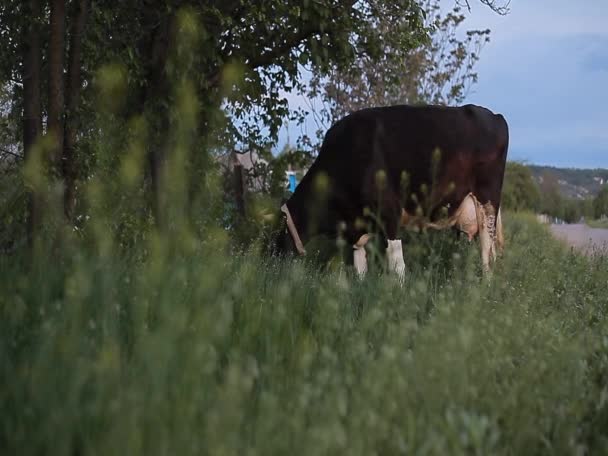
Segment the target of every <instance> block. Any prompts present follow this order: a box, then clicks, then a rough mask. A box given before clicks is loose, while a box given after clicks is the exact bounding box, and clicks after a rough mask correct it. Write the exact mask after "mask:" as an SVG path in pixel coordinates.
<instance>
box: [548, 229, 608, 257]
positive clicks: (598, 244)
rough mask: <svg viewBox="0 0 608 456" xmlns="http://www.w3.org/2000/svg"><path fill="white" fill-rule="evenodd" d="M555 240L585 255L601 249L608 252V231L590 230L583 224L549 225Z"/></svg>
mask: <svg viewBox="0 0 608 456" xmlns="http://www.w3.org/2000/svg"><path fill="white" fill-rule="evenodd" d="M551 231H552V232H553V234H554V235H555V237H556V238H558V239H561V240H563V241H566V242H567V243H568V244H569V245H571V246H573V247H575V248H577V249H581V250H583V251H584V252H586V253H590V252H593V251H594V250H599V249H602V250H604V251H605V252H608V230H606V229H601V228H590V227H589V226H587V225H585V224H573V225H551Z"/></svg>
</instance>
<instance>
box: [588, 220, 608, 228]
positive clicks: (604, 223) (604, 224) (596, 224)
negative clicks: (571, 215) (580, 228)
mask: <svg viewBox="0 0 608 456" xmlns="http://www.w3.org/2000/svg"><path fill="white" fill-rule="evenodd" d="M587 225H589V226H590V227H591V228H603V229H608V219H601V220H587Z"/></svg>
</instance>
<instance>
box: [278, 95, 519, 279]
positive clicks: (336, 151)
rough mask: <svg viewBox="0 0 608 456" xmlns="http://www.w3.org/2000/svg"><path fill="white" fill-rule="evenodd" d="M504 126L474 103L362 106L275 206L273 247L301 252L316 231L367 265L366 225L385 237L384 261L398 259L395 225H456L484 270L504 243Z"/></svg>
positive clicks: (394, 263) (399, 266)
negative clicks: (473, 244)
mask: <svg viewBox="0 0 608 456" xmlns="http://www.w3.org/2000/svg"><path fill="white" fill-rule="evenodd" d="M508 141H509V134H508V127H507V123H506V121H505V119H504V117H503V116H502V115H500V114H493V113H492V112H491V111H489V110H488V109H486V108H483V107H480V106H474V105H466V106H462V107H441V106H391V107H381V108H370V109H363V110H361V111H357V112H355V113H352V114H350V115H348V116H346V117H344V118H343V119H341V120H340V121H338V122H337V123H336V124H334V125H333V126H332V127H331V128H330V129H329V131H328V132H327V134H326V135H325V139H324V141H323V145H322V147H321V150H320V152H319V155H318V157H317V159H316V161H315V162H314V163H313V165H312V166H311V168H310V170H309V171H308V173H307V174H306V175H305V176H304V178H303V179H302V182H301V183H300V184H299V185H298V187H297V188H296V190H295V192H294V193H293V195H292V196H291V198H290V199H289V200H288V201H287V202H286V204H284V205H283V206H282V207H281V211H282V212H283V214H284V221H285V222H284V226H283V228H282V229H281V231H280V233H279V235H278V236H277V238H276V246H275V248H276V249H277V250H278V251H279V252H289V251H291V252H294V253H298V254H300V255H304V254H305V252H306V251H305V248H304V245H305V244H306V242H307V241H308V240H309V239H310V238H311V237H313V236H316V235H319V234H324V235H328V236H331V237H336V238H337V237H342V238H343V239H345V240H346V241H347V242H348V243H349V244H350V245H352V246H353V248H354V249H355V252H354V259H355V266H356V268H357V270H358V271H359V273H360V274H363V273H365V270H366V267H367V266H366V257H365V248H364V246H365V243H366V242H367V240H368V238H369V233H371V232H374V231H375V232H379V233H382V236H383V237H385V241H386V243H385V245H386V249H387V256H388V262H389V267H390V269H391V270H393V271H395V272H396V273H397V274H399V275H400V276H401V277H402V276H403V274H404V270H405V262H404V259H403V250H402V246H401V240H400V239H399V229H400V227H402V226H403V225H411V224H417V225H419V226H428V227H431V228H447V227H452V226H457V227H459V228H460V229H461V230H462V231H465V232H466V233H467V234H468V235H469V238H470V239H471V238H472V237H473V236H474V235H475V234H478V235H479V238H480V244H481V257H482V263H483V267H484V270H486V271H487V270H489V268H490V261H491V259H493V258H495V256H496V244H498V248H499V249H502V245H503V238H502V225H501V220H500V197H501V190H502V184H503V177H504V172H505V164H506V159H507V148H508Z"/></svg>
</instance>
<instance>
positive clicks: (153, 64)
mask: <svg viewBox="0 0 608 456" xmlns="http://www.w3.org/2000/svg"><path fill="white" fill-rule="evenodd" d="M172 21H173V15H168V16H167V17H164V18H163V19H162V20H161V22H160V24H158V25H157V26H156V27H155V28H154V29H153V30H152V32H151V36H150V41H149V42H148V44H147V52H146V53H147V55H148V56H149V57H148V64H147V65H146V79H145V80H146V83H145V84H146V85H145V87H144V88H143V90H142V92H141V95H140V97H141V98H140V107H141V112H146V109H147V108H148V111H152V112H148V114H149V116H150V117H149V121H150V122H152V123H153V125H150V126H151V127H152V131H153V133H152V137H151V140H150V142H149V150H148V162H149V166H150V168H149V169H150V180H151V184H152V185H151V187H152V213H153V215H154V221H155V223H156V226H157V227H158V228H159V229H160V230H164V228H165V225H166V220H165V210H164V204H163V195H162V192H163V189H162V167H163V162H164V155H165V154H164V153H163V147H165V142H166V135H167V133H168V128H169V113H168V109H167V107H166V105H165V104H164V103H163V102H165V101H166V99H167V96H168V89H167V81H166V75H165V66H166V64H167V59H168V56H169V41H170V30H171V22H172ZM149 108H153V109H149Z"/></svg>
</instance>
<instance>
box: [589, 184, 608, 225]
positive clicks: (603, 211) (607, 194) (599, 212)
mask: <svg viewBox="0 0 608 456" xmlns="http://www.w3.org/2000/svg"><path fill="white" fill-rule="evenodd" d="M593 215H594V216H595V218H596V219H600V218H605V217H608V185H604V186H603V187H602V189H601V190H600V192H599V193H598V195H597V196H596V197H595V199H594V200H593Z"/></svg>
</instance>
